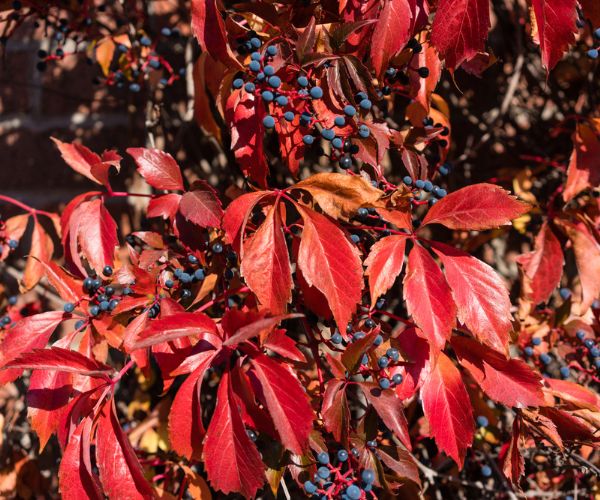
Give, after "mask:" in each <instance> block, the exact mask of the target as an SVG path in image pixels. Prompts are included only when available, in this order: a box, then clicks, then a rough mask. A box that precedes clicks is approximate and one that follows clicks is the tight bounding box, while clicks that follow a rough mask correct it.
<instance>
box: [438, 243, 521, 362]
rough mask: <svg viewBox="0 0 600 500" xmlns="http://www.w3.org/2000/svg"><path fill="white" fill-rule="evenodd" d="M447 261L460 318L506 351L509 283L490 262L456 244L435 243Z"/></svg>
mask: <svg viewBox="0 0 600 500" xmlns="http://www.w3.org/2000/svg"><path fill="white" fill-rule="evenodd" d="M432 246H433V247H434V250H435V253H436V254H437V255H438V256H439V257H440V259H441V261H442V264H443V265H444V272H445V275H446V280H447V281H448V284H449V285H450V288H451V289H452V296H453V297H454V302H455V303H456V306H457V309H458V320H459V321H460V322H461V323H463V324H465V325H466V326H467V328H469V330H471V332H473V334H474V335H475V336H476V337H477V338H478V339H479V340H480V341H481V342H483V343H484V344H487V345H489V346H490V347H492V348H493V349H496V350H497V351H500V352H504V351H505V350H506V344H507V342H508V334H509V332H510V330H511V329H512V323H511V320H512V316H511V314H510V299H509V297H508V290H507V288H506V285H505V284H504V282H503V281H502V279H501V278H500V276H498V275H497V274H496V271H494V270H493V269H492V268H491V267H490V266H488V265H487V264H485V263H484V262H481V261H480V260H479V259H476V258H475V257H472V256H471V255H469V254H468V253H465V252H462V251H461V250H457V249H456V248H452V247H449V246H447V245H443V244H441V243H432Z"/></svg>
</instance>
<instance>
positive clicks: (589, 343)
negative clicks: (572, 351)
mask: <svg viewBox="0 0 600 500" xmlns="http://www.w3.org/2000/svg"><path fill="white" fill-rule="evenodd" d="M583 345H584V346H586V347H587V348H588V349H591V348H592V347H594V341H593V340H592V339H585V340H584V341H583Z"/></svg>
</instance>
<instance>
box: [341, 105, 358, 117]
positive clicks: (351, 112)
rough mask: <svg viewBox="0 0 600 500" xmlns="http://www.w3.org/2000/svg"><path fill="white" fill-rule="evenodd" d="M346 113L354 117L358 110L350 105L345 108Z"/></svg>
mask: <svg viewBox="0 0 600 500" xmlns="http://www.w3.org/2000/svg"><path fill="white" fill-rule="evenodd" d="M344 113H345V114H346V115H347V116H354V115H355V114H356V108H355V107H354V106H352V105H350V104H348V105H347V106H344Z"/></svg>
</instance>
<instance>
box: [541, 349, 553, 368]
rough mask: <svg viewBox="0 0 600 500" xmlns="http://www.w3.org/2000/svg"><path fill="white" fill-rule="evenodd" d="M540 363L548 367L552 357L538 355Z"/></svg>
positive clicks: (546, 354)
mask: <svg viewBox="0 0 600 500" xmlns="http://www.w3.org/2000/svg"><path fill="white" fill-rule="evenodd" d="M540 361H541V362H542V363H543V364H545V365H549V364H550V363H551V362H552V357H551V356H550V355H549V354H548V353H545V352H544V353H542V354H541V355H540Z"/></svg>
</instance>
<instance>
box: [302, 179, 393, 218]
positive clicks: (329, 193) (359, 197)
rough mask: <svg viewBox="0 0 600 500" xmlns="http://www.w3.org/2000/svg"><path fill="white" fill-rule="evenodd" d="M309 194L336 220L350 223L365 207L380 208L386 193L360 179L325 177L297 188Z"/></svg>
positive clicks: (304, 183) (305, 181)
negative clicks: (378, 205)
mask: <svg viewBox="0 0 600 500" xmlns="http://www.w3.org/2000/svg"><path fill="white" fill-rule="evenodd" d="M293 189H302V190H304V191H307V192H308V193H309V194H310V195H311V196H312V198H313V200H314V201H315V202H316V203H317V204H318V205H319V207H320V208H321V210H323V212H325V213H326V214H327V215H329V216H330V217H333V218H334V219H342V220H348V219H349V218H350V217H352V216H353V215H354V214H355V213H356V211H357V210H358V209H359V208H360V207H362V206H365V205H368V206H372V205H376V204H377V203H378V202H379V200H380V199H381V198H382V197H383V192H382V191H381V190H379V189H377V188H376V187H373V185H371V184H370V183H369V182H368V181H367V180H365V179H363V178H362V177H360V176H358V175H347V174H337V173H321V174H316V175H313V176H311V177H309V178H308V179H306V180H303V181H301V182H299V183H298V184H296V185H295V186H294V188H293Z"/></svg>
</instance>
